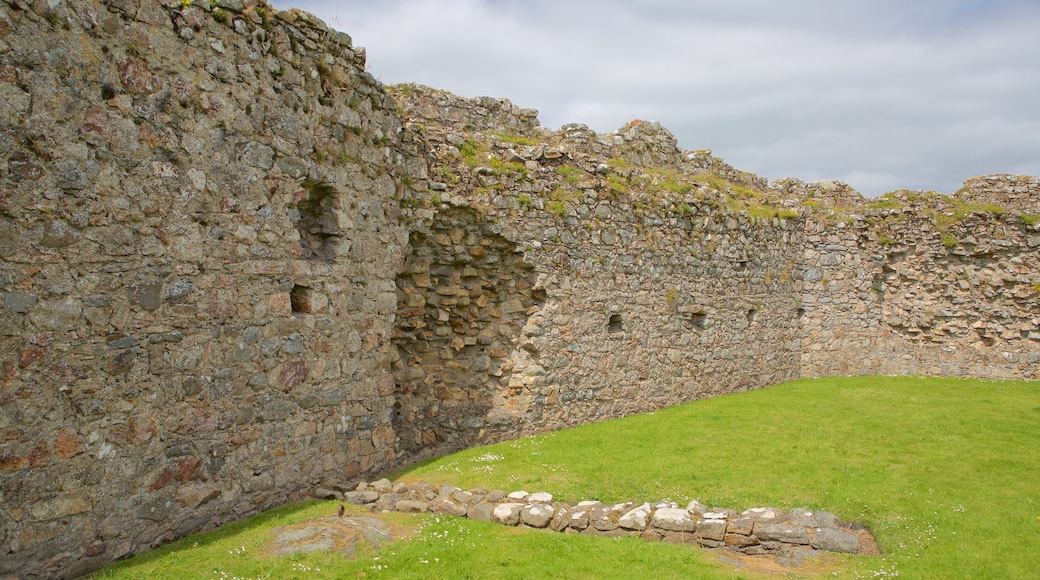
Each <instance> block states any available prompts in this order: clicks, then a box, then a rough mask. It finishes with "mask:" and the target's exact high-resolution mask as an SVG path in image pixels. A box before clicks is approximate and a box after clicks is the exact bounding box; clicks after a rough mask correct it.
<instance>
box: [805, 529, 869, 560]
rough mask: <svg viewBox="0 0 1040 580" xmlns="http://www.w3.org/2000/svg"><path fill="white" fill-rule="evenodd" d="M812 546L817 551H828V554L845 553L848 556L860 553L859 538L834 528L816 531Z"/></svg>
mask: <svg viewBox="0 0 1040 580" xmlns="http://www.w3.org/2000/svg"><path fill="white" fill-rule="evenodd" d="M810 545H811V546H812V547H813V548H816V549H817V550H826V551H828V552H844V553H847V554H856V553H858V552H859V538H857V537H856V536H854V535H852V534H848V533H845V532H843V531H841V530H837V529H834V528H816V529H814V530H813V533H812V542H811V544H810Z"/></svg>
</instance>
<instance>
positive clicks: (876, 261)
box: [799, 176, 1040, 379]
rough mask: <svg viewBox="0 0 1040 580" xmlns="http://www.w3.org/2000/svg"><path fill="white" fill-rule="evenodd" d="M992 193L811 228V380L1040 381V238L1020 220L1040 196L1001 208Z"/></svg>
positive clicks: (866, 209) (807, 297)
mask: <svg viewBox="0 0 1040 580" xmlns="http://www.w3.org/2000/svg"><path fill="white" fill-rule="evenodd" d="M1006 180H1007V178H1006V177H1002V176H997V179H995V180H994V181H996V182H997V183H1004V182H1005V181H1006ZM1017 180H1018V178H1013V179H1011V181H1017ZM989 181H990V180H989V179H988V178H977V179H975V180H972V181H969V182H968V187H973V188H976V189H974V191H975V193H974V194H973V196H974V197H973V198H972V199H971V200H970V201H969V202H965V201H964V199H963V198H962V197H961V194H958V195H955V196H953V197H952V198H944V197H941V196H936V195H934V194H924V193H921V192H918V193H913V192H911V193H909V194H908V193H905V192H904V193H897V194H888V195H887V196H886V198H883V199H882V200H880V201H876V202H873V203H866V202H863V203H861V204H860V207H859V208H858V210H859V211H861V213H859V214H857V213H851V214H847V215H844V216H837V217H836V216H834V215H828V214H827V213H826V211H819V212H817V215H816V216H815V219H809V220H807V221H806V223H805V235H804V239H805V247H804V249H803V253H802V257H803V260H804V262H803V263H804V266H803V270H802V276H801V280H800V282H799V292H800V299H801V309H800V312H801V321H802V331H803V332H802V374H803V375H805V376H827V375H850V374H890V375H899V374H916V375H932V376H972V377H987V378H999V379H1023V378H1024V379H1040V365H1038V363H1040V284H1038V283H1040V275H1038V274H1037V273H1038V272H1040V251H1038V248H1040V228H1038V226H1037V224H1036V223H1035V222H1034V220H1033V219H1032V216H1031V215H1030V214H1028V213H1025V212H1023V211H1021V210H1022V209H1026V210H1028V209H1029V208H1031V207H1034V206H1033V205H1031V203H1032V202H1031V201H1030V199H1036V198H1037V197H1040V196H1037V195H1036V193H1035V192H1034V193H1033V194H1032V195H1033V198H1030V199H1021V198H1020V199H1019V201H1018V202H1016V203H1015V204H1010V203H1009V204H1007V205H1002V204H998V203H997V202H996V201H995V200H998V199H1001V195H1000V194H1001V191H1003V189H1002V188H998V189H997V191H995V193H994V195H993V196H992V197H986V196H984V195H982V194H981V193H980V192H979V190H978V189H977V187H978V183H980V182H981V183H988V182H989ZM1022 181H1023V182H1025V181H1026V179H1024V178H1023V179H1022ZM1033 181H1034V182H1035V180H1033ZM893 199H897V200H898V201H899V204H898V205H899V207H898V208H891V209H890V208H886V207H884V206H887V205H892V204H891V203H890V202H891V201H892V200H893ZM980 199H981V200H986V199H988V200H989V201H986V202H985V204H987V205H986V206H984V207H985V209H980V207H983V206H979V205H978V204H979V200H980ZM871 206H873V207H871ZM1016 208H1017V209H1018V210H1019V211H1015V209H1016ZM962 214H963V215H962ZM1030 222H1033V223H1030Z"/></svg>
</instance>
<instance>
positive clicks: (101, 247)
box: [0, 0, 1040, 577]
mask: <svg viewBox="0 0 1040 580" xmlns="http://www.w3.org/2000/svg"><path fill="white" fill-rule="evenodd" d="M183 4H184V5H182V3H181V2H179V1H177V0H148V1H145V2H130V1H128V0H107V1H104V2H102V1H100V0H50V1H47V2H44V1H30V0H0V99H2V101H0V102H3V103H4V106H3V107H0V575H3V574H15V575H19V576H25V577H61V576H65V577H68V576H75V575H78V574H81V573H83V572H86V571H88V570H91V569H93V568H96V567H98V566H100V565H102V564H104V563H107V562H109V561H112V560H114V559H117V558H121V557H124V556H127V555H129V554H132V553H135V552H138V551H141V550H145V549H148V548H151V547H154V546H156V545H159V544H162V543H165V542H168V541H170V540H172V539H174V538H176V537H179V536H182V535H185V534H187V533H190V532H193V531H197V530H200V529H205V528H210V527H213V526H216V525H219V524H221V523H224V522H227V521H231V520H235V519H240V518H242V517H245V516H247V515H250V514H252V513H256V512H257V511H259V510H262V509H265V508H268V507H272V506H275V505H279V504H282V503H284V502H286V501H290V500H292V499H294V498H297V497H300V496H302V495H304V494H306V493H308V492H309V490H310V489H311V488H313V487H314V486H315V485H323V486H326V487H330V486H331V487H334V486H341V487H345V486H346V484H345V482H349V481H351V480H352V479H355V478H357V477H360V476H362V475H365V474H372V473H377V472H381V471H385V470H387V469H389V468H391V467H393V466H397V465H401V464H404V463H408V462H412V461H416V460H418V459H422V458H425V457H429V456H431V455H434V454H438V453H442V452H445V451H448V450H452V449H456V448H459V447H463V446H467V445H472V444H475V443H479V442H489V441H496V440H501V439H505V438H509V437H515V436H518V435H523V434H528V433H535V432H540V431H544V430H548V429H558V428H562V427H566V426H571V425H578V424H581V423H585V422H589V421H596V420H601V419H606V418H611V417H618V416H623V415H627V414H631V413H635V412H640V411H647V410H652V409H657V408H660V407H664V406H668V405H674V404H677V403H681V402H685V401H691V400H695V399H698V398H701V397H707V396H713V395H718V394H723V393H730V392H736V391H741V390H746V389H750V388H757V387H762V386H766V385H769V384H773V383H777V382H780V381H784V380H788V379H792V378H796V377H799V376H802V375H808V376H816V375H825V374H836V373H841V374H857V373H873V372H880V373H892V374H902V373H920V374H936V375H951V376H963V375H972V376H986V377H1009V378H1040V377H1038V376H1037V368H1038V365H1037V362H1038V353H1040V303H1038V301H1037V296H1038V294H1040V279H1038V277H1037V275H1036V274H1035V273H1036V272H1038V271H1040V268H1038V266H1040V264H1038V259H1040V256H1038V250H1037V248H1038V246H1040V229H1038V228H1040V225H1038V218H1037V215H1036V214H1037V210H1036V208H1037V207H1038V205H1040V204H1038V199H1040V191H1038V186H1037V180H1036V179H1035V178H1024V177H1016V176H990V177H983V178H977V179H974V180H971V181H969V182H968V184H966V186H965V188H964V189H963V190H962V191H961V192H959V193H958V194H956V195H955V196H952V197H945V196H938V195H936V194H927V193H922V192H896V193H894V194H890V195H889V196H886V197H885V198H882V199H881V200H877V201H870V202H868V201H867V200H863V198H862V197H860V196H859V194H858V193H856V192H854V191H852V190H851V189H850V188H848V187H847V186H845V185H843V184H840V183H837V182H821V183H818V184H806V183H803V182H800V181H798V180H784V181H782V182H774V183H773V184H767V183H766V182H765V180H764V179H762V178H761V177H758V176H755V175H752V174H749V173H746V172H742V171H738V170H736V169H734V168H732V167H730V166H729V165H727V164H725V163H724V162H723V161H722V160H721V159H718V158H716V157H713V156H712V155H711V153H710V151H707V150H699V151H683V150H680V149H679V148H678V147H677V144H676V140H675V138H674V136H672V135H671V134H670V133H669V132H668V131H667V130H665V129H663V128H662V127H661V126H660V125H659V124H657V123H653V122H644V121H633V122H631V123H628V124H626V125H625V126H624V127H622V128H621V129H619V130H618V131H617V132H615V133H608V134H597V133H595V132H593V131H590V130H589V129H588V128H587V127H585V126H583V125H577V124H574V125H566V126H564V127H562V128H561V129H560V130H558V131H550V130H547V129H544V128H541V127H539V126H538V121H537V116H536V113H535V112H534V111H531V110H529V109H520V108H518V107H516V106H514V105H512V104H511V103H509V102H508V101H506V100H504V99H490V98H480V99H463V98H459V97H456V96H454V95H450V94H448V93H444V92H443V91H437V90H435V89H430V88H428V87H419V86H404V87H394V88H392V89H390V92H391V93H392V95H391V94H388V92H387V89H386V88H384V87H383V86H382V85H380V83H379V82H377V81H376V80H375V79H374V78H373V77H372V76H371V75H369V74H368V73H366V72H364V63H365V53H364V50H363V49H360V48H357V47H354V46H352V43H351V40H350V38H349V37H348V36H347V35H345V34H342V33H339V32H335V31H332V30H330V29H328V28H327V27H326V26H325V25H324V24H322V23H321V22H319V21H318V20H317V19H315V18H314V17H312V16H310V15H308V14H306V13H303V12H299V11H295V10H293V11H286V12H278V11H275V10H273V9H272V8H270V7H268V6H266V5H265V4H263V3H262V2H253V1H250V0H246V1H243V0H216V1H215V2H194V3H183Z"/></svg>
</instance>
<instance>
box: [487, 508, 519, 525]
mask: <svg viewBox="0 0 1040 580" xmlns="http://www.w3.org/2000/svg"><path fill="white" fill-rule="evenodd" d="M523 508H524V504H521V503H500V504H498V505H496V506H495V508H494V509H493V510H491V520H492V521H494V522H498V523H500V524H505V525H507V526H515V525H517V524H519V523H520V510H522V509H523Z"/></svg>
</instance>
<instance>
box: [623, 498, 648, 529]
mask: <svg viewBox="0 0 1040 580" xmlns="http://www.w3.org/2000/svg"><path fill="white" fill-rule="evenodd" d="M649 521H650V504H648V503H644V504H643V505H641V506H639V507H637V508H634V509H632V510H630V511H628V512H626V513H625V514H624V515H623V516H621V517H620V518H619V519H618V525H619V526H620V527H622V528H625V529H626V530H636V531H643V530H645V529H646V527H647V525H648V524H649Z"/></svg>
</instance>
